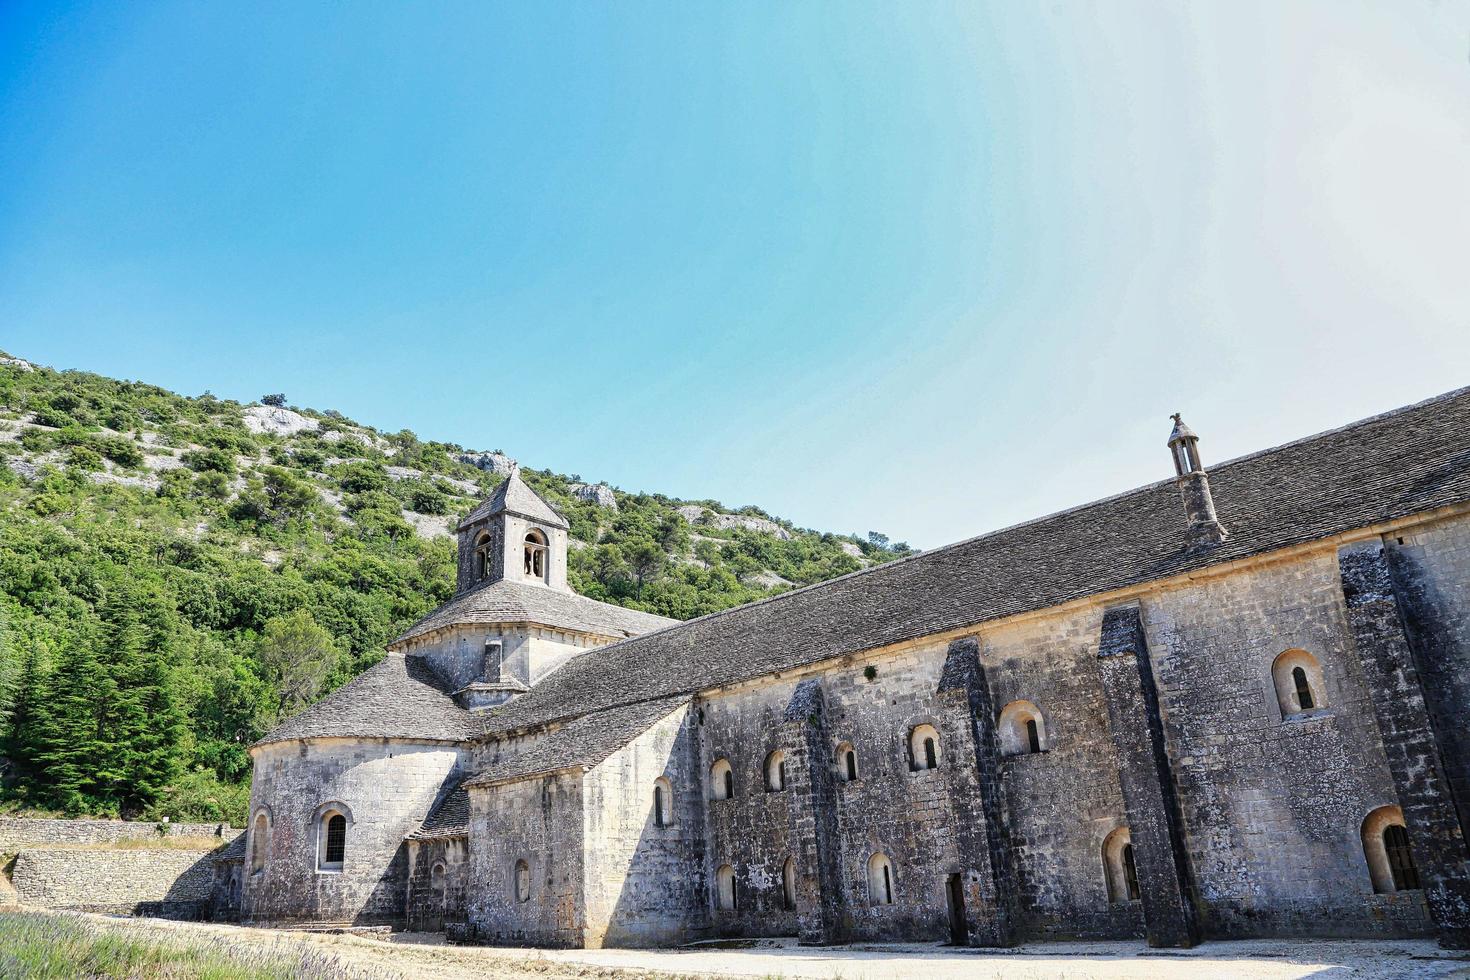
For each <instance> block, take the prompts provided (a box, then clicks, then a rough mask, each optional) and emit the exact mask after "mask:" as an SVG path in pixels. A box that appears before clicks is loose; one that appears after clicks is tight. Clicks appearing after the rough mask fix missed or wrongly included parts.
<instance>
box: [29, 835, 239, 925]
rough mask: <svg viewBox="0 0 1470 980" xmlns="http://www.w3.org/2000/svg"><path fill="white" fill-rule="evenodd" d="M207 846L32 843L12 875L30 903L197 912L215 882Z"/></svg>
mask: <svg viewBox="0 0 1470 980" xmlns="http://www.w3.org/2000/svg"><path fill="white" fill-rule="evenodd" d="M210 853H211V852H208V851H203V852H201V851H178V850H143V849H141V848H129V849H125V850H105V849H97V850H90V849H79V848H28V849H26V850H24V851H21V852H20V854H19V855H17V856H16V859H15V865H14V867H13V869H12V872H11V881H12V882H13V883H14V885H15V890H16V891H17V892H18V893H19V894H20V900H21V901H22V902H23V903H24V904H26V905H37V906H41V907H44V908H53V909H80V910H85V911H89V912H121V913H134V914H140V915H163V916H177V917H186V918H193V917H195V916H198V915H202V914H203V913H204V912H205V910H206V908H207V906H208V904H209V900H210V891H211V888H212V886H213V883H214V862H213V861H212V860H211V859H210Z"/></svg>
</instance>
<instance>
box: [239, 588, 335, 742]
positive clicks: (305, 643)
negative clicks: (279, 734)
mask: <svg viewBox="0 0 1470 980" xmlns="http://www.w3.org/2000/svg"><path fill="white" fill-rule="evenodd" d="M339 656H340V652H339V650H338V648H337V643H336V641H335V640H334V639H333V638H332V634H331V633H329V632H327V631H326V630H325V629H323V628H322V627H321V626H320V625H318V624H317V621H316V620H315V619H313V618H312V615H311V613H309V612H307V611H306V610H305V609H298V610H296V611H295V612H292V613H290V614H288V615H285V616H276V617H274V618H272V619H271V620H270V621H269V622H268V623H266V624H265V631H264V633H262V635H261V637H260V646H259V647H258V648H257V651H256V658H257V660H258V661H259V662H260V666H261V670H262V671H263V672H264V674H265V678H266V680H267V682H268V683H270V685H271V686H272V687H273V688H274V689H275V692H276V701H275V705H274V706H273V707H274V711H273V715H274V717H273V718H272V721H273V722H274V721H275V720H276V719H280V718H284V717H286V716H288V715H292V714H295V713H296V712H298V711H300V710H301V709H302V708H304V707H306V706H307V705H309V704H311V703H312V702H313V701H315V700H316V699H317V698H318V697H320V696H321V694H322V688H323V686H324V685H325V684H326V681H327V678H328V677H329V676H330V675H331V673H332V671H333V670H335V669H336V667H337V662H338V658H339Z"/></svg>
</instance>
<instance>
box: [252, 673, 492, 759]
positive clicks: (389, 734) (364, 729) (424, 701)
mask: <svg viewBox="0 0 1470 980" xmlns="http://www.w3.org/2000/svg"><path fill="white" fill-rule="evenodd" d="M476 727H477V726H476V725H475V724H474V723H473V720H472V718H471V715H470V713H469V712H468V711H465V710H464V709H463V708H461V707H460V706H459V705H458V704H456V703H455V701H454V698H452V697H450V696H449V693H448V692H447V691H445V690H444V688H443V687H442V686H441V684H440V682H439V679H438V678H437V677H436V676H435V674H434V672H433V671H432V670H431V669H430V668H429V666H428V664H427V663H425V662H424V660H423V658H421V657H405V656H403V655H402V654H397V653H390V654H388V656H386V657H384V658H383V660H382V661H381V662H380V663H379V664H378V665H377V666H375V667H372V668H370V669H369V670H366V671H364V672H363V673H361V674H359V675H358V676H357V677H355V678H354V679H353V680H351V681H350V682H348V683H347V684H345V685H343V686H342V687H340V688H338V689H337V690H336V691H334V692H333V693H332V694H330V695H328V696H327V697H326V698H324V699H323V700H321V701H318V702H317V703H316V704H314V705H312V706H311V707H309V708H307V709H306V710H305V711H302V712H301V713H299V714H296V715H293V716H292V717H290V718H288V719H286V720H285V721H284V722H282V723H281V724H280V725H277V726H276V727H275V729H273V730H272V731H271V732H270V734H268V735H266V736H265V737H264V738H262V739H261V740H260V741H259V742H256V743H255V744H256V745H265V744H267V743H270V742H287V741H292V740H295V739H306V738H405V739H419V740H424V741H437V742H463V741H467V740H469V739H470V738H472V737H473V736H474V734H475V730H476Z"/></svg>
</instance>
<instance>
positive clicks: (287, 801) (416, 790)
mask: <svg viewBox="0 0 1470 980" xmlns="http://www.w3.org/2000/svg"><path fill="white" fill-rule="evenodd" d="M464 754H465V753H464V750H462V749H460V748H458V747H456V746H455V745H453V744H447V743H435V742H410V741H403V740H397V739H380V740H366V739H364V740H361V741H353V740H347V739H311V740H306V741H299V742H286V743H277V744H275V745H271V746H267V747H265V748H263V749H259V750H257V751H256V753H255V773H254V777H253V779H252V782H251V787H250V795H251V800H252V807H251V813H250V816H251V824H250V826H249V828H248V829H247V831H246V833H247V835H248V836H247V838H246V839H247V849H246V857H245V868H246V869H247V873H246V877H245V882H244V897H243V901H242V916H243V917H244V919H245V920H246V921H249V922H260V923H290V922H333V923H385V922H387V923H392V922H399V921H401V920H402V919H403V917H404V909H405V899H406V895H407V871H408V846H407V845H406V844H405V842H404V838H405V837H406V836H407V835H408V834H409V832H411V831H412V830H414V829H415V828H416V827H417V826H418V825H419V823H421V822H422V821H423V819H424V816H425V814H427V813H428V812H429V808H430V807H431V806H432V805H433V803H434V802H435V800H436V799H437V798H438V797H439V795H440V793H441V791H442V790H443V787H444V785H445V782H446V780H448V779H449V777H450V776H451V774H452V773H453V772H454V771H455V769H456V767H457V766H458V765H459V763H460V761H461V759H462V758H463V757H464ZM329 812H337V813H341V814H342V815H343V816H344V817H345V818H346V821H347V843H346V847H345V853H344V856H343V859H342V861H341V867H340V868H336V869H327V868H324V867H323V864H324V862H323V861H322V860H321V853H322V849H323V847H324V840H323V834H324V833H325V826H324V818H326V817H327V815H328V813H329ZM261 816H264V817H265V821H266V827H265V835H264V838H263V840H264V845H262V838H261V837H259V836H258V831H257V824H256V820H257V818H259V817H261ZM262 846H264V848H265V850H266V853H265V854H264V855H259V856H258V849H259V848H261V847H262ZM257 862H258V863H259V868H258V869H257V867H256V864H257Z"/></svg>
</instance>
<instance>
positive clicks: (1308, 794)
mask: <svg viewBox="0 0 1470 980" xmlns="http://www.w3.org/2000/svg"><path fill="white" fill-rule="evenodd" d="M1141 605H1142V613H1143V622H1144V627H1145V630H1146V633H1147V638H1148V646H1149V650H1150V653H1151V656H1152V659H1153V664H1154V671H1155V675H1156V679H1157V683H1158V688H1159V696H1160V699H1161V701H1162V703H1163V708H1164V713H1165V718H1164V725H1165V731H1166V734H1167V738H1168V745H1169V752H1170V762H1171V765H1172V769H1173V775H1174V780H1175V784H1176V786H1177V789H1178V798H1179V800H1180V805H1181V809H1182V813H1183V820H1184V826H1185V830H1186V843H1187V848H1188V851H1189V863H1190V865H1191V869H1192V872H1193V878H1194V886H1195V889H1196V901H1197V903H1198V906H1199V911H1200V913H1201V916H1202V919H1203V922H1202V924H1203V926H1204V929H1205V932H1206V934H1207V935H1209V936H1214V937H1221V938H1223V937H1245V936H1333V935H1337V936H1385V935H1406V934H1409V935H1414V934H1423V933H1427V932H1430V931H1432V926H1431V924H1430V922H1429V921H1428V919H1427V917H1426V915H1425V911H1424V904H1423V900H1422V896H1421V895H1420V894H1419V893H1417V892H1414V893H1400V894H1395V895H1375V894H1374V893H1373V889H1372V884H1371V881H1370V879H1369V876H1368V868H1367V864H1366V861H1365V859H1364V856H1363V847H1362V841H1361V837H1360V833H1361V827H1362V822H1363V819H1364V817H1366V816H1367V814H1368V813H1369V812H1370V811H1371V810H1373V809H1375V808H1376V807H1379V806H1383V805H1385V804H1391V803H1394V802H1395V801H1396V796H1395V791H1394V784H1393V779H1392V776H1391V774H1390V772H1389V769H1388V763H1387V759H1386V757H1385V755H1384V752H1383V746H1382V739H1381V736H1380V734H1379V730H1378V726H1377V723H1376V722H1375V718H1374V711H1373V706H1372V701H1371V692H1370V691H1369V690H1368V688H1367V687H1366V685H1365V683H1364V679H1363V675H1362V669H1361V667H1360V665H1359V663H1358V659H1357V657H1356V656H1355V655H1354V653H1353V649H1352V646H1351V638H1350V634H1349V631H1348V627H1347V621H1346V611H1345V606H1344V601H1343V596H1342V590H1341V586H1340V583H1339V576H1338V567H1337V560H1336V553H1335V551H1332V550H1328V551H1323V552H1318V553H1315V554H1312V555H1310V556H1307V557H1303V558H1300V559H1297V560H1294V561H1290V562H1280V563H1276V564H1270V565H1261V566H1257V567H1255V568H1251V569H1248V570H1244V571H1241V572H1239V573H1237V574H1234V575H1230V576H1226V577H1218V578H1213V579H1209V580H1207V581H1203V582H1200V583H1198V584H1194V585H1190V586H1186V587H1183V588H1178V589H1174V590H1171V591H1168V592H1164V593H1160V594H1158V595H1154V596H1146V597H1144V599H1143V601H1142V604H1141ZM1292 649H1301V650H1305V651H1307V652H1308V653H1310V654H1311V655H1312V656H1313V657H1315V658H1316V659H1317V661H1318V662H1319V663H1320V664H1321V667H1322V675H1323V680H1324V685H1325V705H1319V710H1317V711H1314V712H1312V713H1310V714H1308V715H1305V716H1303V717H1294V718H1283V716H1282V712H1281V707H1280V703H1279V701H1278V698H1277V694H1276V690H1275V686H1274V683H1273V680H1272V673H1271V667H1272V664H1273V662H1274V661H1275V659H1276V658H1277V656H1278V655H1280V654H1282V653H1283V652H1285V651H1287V650H1292Z"/></svg>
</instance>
